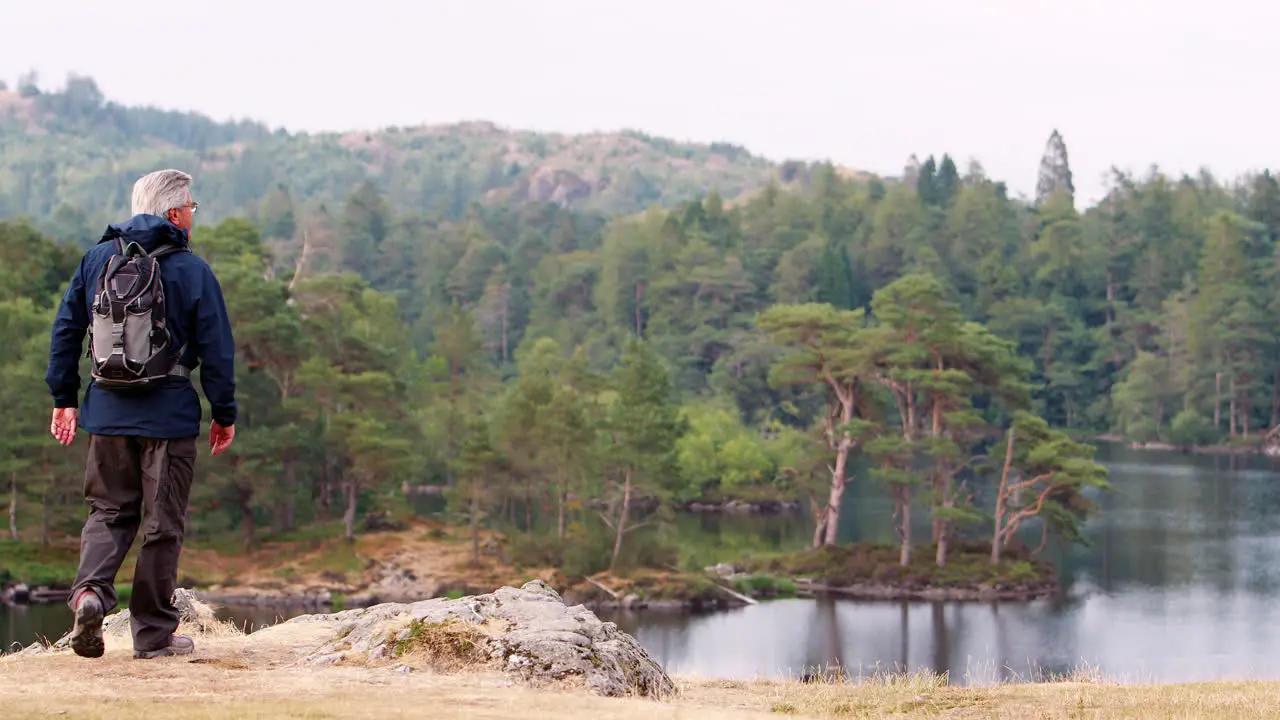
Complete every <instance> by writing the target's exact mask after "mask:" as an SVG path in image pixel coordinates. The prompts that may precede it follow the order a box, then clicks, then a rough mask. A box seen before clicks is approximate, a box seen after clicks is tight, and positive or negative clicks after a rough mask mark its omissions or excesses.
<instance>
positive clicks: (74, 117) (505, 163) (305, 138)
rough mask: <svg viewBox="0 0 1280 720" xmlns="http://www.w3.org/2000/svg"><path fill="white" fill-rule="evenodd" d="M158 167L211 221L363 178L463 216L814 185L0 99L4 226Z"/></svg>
mask: <svg viewBox="0 0 1280 720" xmlns="http://www.w3.org/2000/svg"><path fill="white" fill-rule="evenodd" d="M160 167H178V168H184V169H188V170H189V171H191V172H192V173H193V174H195V175H197V176H198V182H199V192H200V199H201V205H202V208H201V212H202V213H203V214H204V217H205V218H207V219H209V220H216V219H218V218H221V217H226V216H229V215H237V214H252V213H253V212H254V211H255V208H256V207H257V203H259V202H260V201H261V199H262V198H264V197H266V196H267V195H268V194H271V193H279V192H282V191H283V192H285V193H287V194H288V195H289V197H290V200H291V201H292V202H293V203H295V204H297V205H299V206H301V207H312V208H315V207H318V206H320V205H326V206H328V207H329V208H333V207H334V206H335V205H338V204H340V203H342V202H343V201H344V200H345V198H346V197H347V196H348V195H349V194H350V193H351V191H352V190H353V189H354V188H355V187H357V186H358V185H359V184H361V183H362V182H364V181H365V180H369V181H372V182H373V184H374V185H375V186H376V187H377V188H378V190H379V191H380V192H381V193H382V194H383V195H384V196H385V197H386V198H387V200H388V201H389V202H390V203H391V205H392V206H393V207H395V208H396V209H397V210H398V211H400V212H409V213H420V214H423V215H439V216H444V217H458V216H460V215H462V214H464V213H465V209H466V206H467V205H468V204H469V203H471V202H473V201H480V202H509V203H520V202H554V203H557V204H561V205H564V206H569V207H574V208H576V209H582V210H590V211H595V212H600V213H604V214H613V213H634V212H638V211H642V210H644V209H645V208H646V207H648V206H650V205H653V204H658V205H663V206H671V205H674V204H677V203H679V202H681V201H684V200H688V199H692V198H695V197H699V196H702V195H705V194H708V193H710V192H712V191H715V192H717V193H719V194H720V195H721V196H722V197H724V198H726V199H732V198H734V197H738V196H741V195H744V194H749V193H751V192H753V191H755V190H758V189H760V188H761V187H763V186H765V185H766V184H768V183H769V182H771V181H774V182H779V184H783V185H785V184H791V183H795V182H800V181H802V177H803V176H804V175H805V174H806V173H804V172H799V173H797V167H799V168H803V167H804V164H803V163H795V162H792V163H781V164H780V163H776V162H773V161H770V160H767V159H764V158H762V157H759V156H756V155H753V154H752V153H750V152H748V151H747V150H746V149H744V148H742V147H740V146H737V145H732V144H726V143H706V144H700V143H686V142H676V141H673V140H668V139H664V138H657V137H651V136H649V135H646V134H644V133H641V132H636V131H619V132H600V133H589V134H581V135H567V134H559V133H535V132H529V131H521V130H509V129H505V128H501V127H499V126H497V125H495V124H493V123H490V122H465V123H455V124H449V125H434V126H419V127H392V128H384V129H382V130H370V131H365V132H345V133H336V132H335V133H316V134H309V133H290V132H287V131H285V130H274V131H273V130H270V129H269V128H267V126H265V125H263V124H261V123H257V122H251V121H241V122H216V121H214V120H211V119H209V118H208V117H206V116H203V115H200V114H197V113H184V112H176V111H168V110H159V109H155V108H134V107H125V106H121V105H119V104H117V103H114V102H108V101H107V100H106V99H105V98H104V97H103V95H102V93H101V92H100V91H99V90H98V88H97V85H96V84H95V83H94V82H93V80H92V79H89V78H84V77H75V76H73V77H71V78H69V79H68V80H67V83H66V86H65V88H64V89H62V90H60V91H57V92H45V91H42V90H40V89H39V88H37V87H35V86H34V84H27V85H23V84H21V83H20V84H19V87H18V88H17V90H16V91H9V90H0V217H13V216H18V215H27V216H30V217H34V218H45V217H50V216H53V215H55V214H58V213H61V214H62V215H64V216H67V215H71V216H73V217H70V219H69V220H68V222H71V223H72V224H76V223H87V224H88V225H89V226H96V225H97V224H98V223H99V222H100V221H102V220H103V219H113V218H116V217H118V216H119V215H120V213H121V211H122V210H123V209H124V208H126V207H127V203H128V199H129V192H130V187H131V185H132V182H133V180H134V179H136V178H137V177H138V176H139V175H141V174H143V173H145V172H148V171H150V170H154V169H156V168H160Z"/></svg>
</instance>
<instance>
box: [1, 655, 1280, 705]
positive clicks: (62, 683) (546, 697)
mask: <svg viewBox="0 0 1280 720" xmlns="http://www.w3.org/2000/svg"><path fill="white" fill-rule="evenodd" d="M242 642H243V641H242V640H237V639H234V638H224V639H210V640H204V641H202V642H201V644H200V647H199V648H198V649H197V652H196V654H195V655H194V656H192V657H189V658H170V659H165V660H156V661H136V660H133V659H132V658H131V656H130V655H129V654H128V652H127V650H125V649H122V648H113V649H109V651H108V653H107V655H106V656H105V657H104V658H102V659H100V660H92V661H91V660H83V659H80V658H77V657H75V656H72V655H67V654H62V655H57V656H48V657H37V658H11V659H0V707H3V708H4V717H5V718H6V719H9V718H13V719H15V720H16V719H18V718H45V717H61V718H74V719H85V720H88V719H90V718H95V719H96V718H103V719H106V718H117V717H152V716H154V717H181V718H184V719H189V720H232V719H233V718H234V719H236V720H239V719H240V718H250V719H255V718H334V719H339V718H341V719H351V720H365V719H372V718H410V717H424V715H423V711H424V708H431V710H430V712H429V716H430V717H433V718H455V717H457V718H480V719H485V718H513V717H521V718H535V719H536V718H548V719H550V718H556V719H568V720H572V719H573V718H590V719H591V720H595V718H606V717H607V718H618V719H619V720H631V719H634V720H658V719H661V718H689V719H690V720H692V719H693V718H699V719H702V718H707V719H708V720H715V719H718V718H756V717H758V718H763V717H777V716H779V715H782V716H787V717H797V718H841V719H844V718H902V719H907V718H956V719H969V718H972V719H977V718H1010V719H1013V718H1018V719H1028V720H1032V719H1039V718H1043V719H1058V718H1061V719H1063V720H1075V719H1077V718H1130V719H1132V720H1155V719H1156V718H1160V719H1161V720H1164V719H1166V718H1215V719H1216V720H1238V719H1243V718H1273V717H1277V715H1278V714H1280V712H1278V711H1277V710H1276V703H1275V698H1276V697H1277V696H1280V684H1278V683H1263V682H1220V683H1205V684H1193V685H1164V686H1159V685H1117V684H1109V683H1105V682H1098V681H1090V680H1075V681H1068V682H1058V683H1045V684H1027V685H1003V686H997V687H989V688H958V687H949V686H947V685H946V684H945V682H944V681H943V680H942V679H940V678H938V677H935V676H932V675H917V676H888V677H885V678H881V679H876V680H869V681H864V682H861V683H856V684H855V683H799V682H783V681H779V682H762V681H755V682H736V681H726V680H709V679H698V678H677V682H678V684H679V686H680V693H679V695H678V696H676V697H673V698H668V699H665V700H661V701H654V700H642V699H611V698H601V697H595V696H592V695H589V694H587V693H585V692H582V691H579V690H575V689H573V688H563V689H542V690H534V689H530V688H526V687H523V686H518V685H513V684H512V683H511V682H510V681H509V680H508V679H506V678H505V677H501V676H497V675H492V674H476V673H467V672H463V673H460V674H438V673H434V672H431V671H429V670H416V671H414V672H410V673H398V672H395V671H394V670H392V669H390V668H368V667H334V666H329V667H309V668H297V667H291V666H290V662H289V659H290V658H289V657H287V656H285V655H272V654H269V653H266V654H264V653H262V652H259V651H255V650H253V649H252V648H248V647H244V646H242V645H238V644H237V643H242Z"/></svg>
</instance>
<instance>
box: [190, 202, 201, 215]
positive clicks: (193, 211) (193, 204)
mask: <svg viewBox="0 0 1280 720" xmlns="http://www.w3.org/2000/svg"><path fill="white" fill-rule="evenodd" d="M187 207H189V208H191V214H192V215H195V214H196V211H197V210H199V209H200V203H198V202H196V201H195V200H192V201H191V204H190V205H187Z"/></svg>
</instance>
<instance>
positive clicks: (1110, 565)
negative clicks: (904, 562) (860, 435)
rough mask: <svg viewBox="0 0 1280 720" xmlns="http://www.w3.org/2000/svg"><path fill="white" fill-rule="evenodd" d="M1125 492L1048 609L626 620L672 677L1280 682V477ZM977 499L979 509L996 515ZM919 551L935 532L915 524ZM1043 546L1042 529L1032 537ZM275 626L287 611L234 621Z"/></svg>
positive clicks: (875, 527)
mask: <svg viewBox="0 0 1280 720" xmlns="http://www.w3.org/2000/svg"><path fill="white" fill-rule="evenodd" d="M1099 460H1101V461H1103V462H1104V463H1105V464H1107V466H1108V467H1109V469H1110V471H1111V480H1112V484H1113V485H1114V486H1115V490H1114V491H1113V492H1111V493H1108V494H1103V495H1100V496H1099V497H1098V498H1097V499H1098V502H1099V503H1100V505H1101V507H1102V514H1101V515H1100V516H1098V517H1097V518H1095V519H1094V520H1092V521H1091V522H1090V523H1089V525H1088V526H1087V528H1086V533H1085V534H1086V536H1087V537H1088V539H1089V540H1090V542H1091V543H1092V547H1087V548H1086V547H1073V548H1051V549H1050V550H1049V551H1048V553H1047V554H1048V556H1049V559H1050V560H1052V561H1054V562H1055V563H1057V564H1058V566H1059V568H1060V573H1061V575H1062V579H1063V588H1062V592H1061V594H1060V596H1059V597H1056V598H1053V599H1049V600H1044V601H1038V602H1034V603H1000V604H977V603H926V602H912V603H902V602H860V601H850V600H814V599H792V600H776V601H770V602H765V603H762V604H761V605H758V606H752V607H746V608H741V609H737V610H731V611H726V612H719V613H713V614H707V615H691V614H676V613H617V614H611V615H609V616H608V618H609V619H612V620H614V621H616V622H618V624H619V625H620V626H621V627H623V628H624V629H626V630H627V631H629V632H631V633H633V634H634V635H635V636H636V637H637V638H638V639H639V641H640V642H641V643H642V644H643V645H644V646H645V647H646V648H648V649H649V651H650V652H651V653H653V654H654V655H655V656H656V657H657V658H658V659H659V661H660V662H662V663H663V664H664V665H665V666H666V667H667V669H668V670H669V671H670V672H674V673H681V674H698V675H704V676H716V677H731V678H750V677H756V676H778V675H796V674H800V673H803V672H805V671H807V670H810V669H813V668H815V667H830V666H840V667H843V668H844V669H845V671H846V672H847V673H850V674H853V675H858V674H860V673H861V674H870V673H873V672H876V671H877V670H903V669H909V670H919V669H929V670H933V671H937V672H947V673H949V674H950V677H951V680H952V682H956V683H966V684H970V683H972V684H983V683H988V682H993V681H995V680H998V679H1010V678H1022V679H1034V678H1039V677H1044V676H1046V675H1048V674H1053V673H1065V672H1071V671H1073V670H1076V669H1079V668H1082V667H1087V668H1091V669H1097V670H1099V671H1101V672H1103V673H1105V674H1107V675H1109V676H1112V677H1116V678H1119V679H1122V680H1134V681H1137V680H1149V681H1181V680H1206V679H1217V678H1271V679H1280V651H1277V650H1276V648H1277V647H1278V646H1280V602H1278V601H1280V464H1276V463H1274V462H1273V461H1270V460H1267V459H1263V458H1256V457H1250V458H1231V457H1226V456H1212V455H1194V456H1193V455H1182V454H1176V453H1161V452H1138V451H1130V450H1126V449H1123V448H1119V447H1114V446H1105V447H1103V448H1101V449H1100V450H1099ZM981 491H982V488H978V492H977V493H976V495H977V496H978V497H977V499H978V502H980V503H983V502H984V501H985V498H984V497H983V493H982V492H981ZM846 497H847V504H846V508H845V517H844V522H843V523H842V528H841V535H842V536H843V537H842V539H843V540H846V541H852V540H883V541H892V538H893V530H892V528H891V527H890V524H889V523H890V508H889V505H888V501H887V499H885V498H883V497H882V496H881V495H879V494H878V493H877V492H876V491H875V489H874V488H871V487H867V486H866V484H865V483H862V482H859V483H858V484H856V485H854V486H853V487H852V488H851V492H849V493H847V494H846ZM916 516H917V517H918V518H919V519H920V525H919V527H918V529H917V530H915V533H916V536H917V537H927V533H928V526H927V522H928V521H927V518H925V517H923V516H924V513H916ZM680 523H681V525H680V533H681V537H682V545H683V544H686V543H685V540H684V538H688V540H689V542H688V544H691V545H696V546H697V547H698V548H699V552H700V554H701V553H702V552H709V553H712V554H714V553H716V552H725V553H727V555H728V556H730V557H731V556H733V555H734V554H735V553H739V554H740V552H741V551H742V550H745V549H746V548H747V547H750V544H751V543H753V542H754V543H761V542H763V544H765V545H766V546H768V547H773V548H788V547H799V546H803V545H804V544H805V543H806V542H807V539H808V537H809V536H810V533H811V530H810V528H811V526H810V525H809V523H808V521H807V520H806V519H805V518H803V517H794V518H771V519H763V518H728V517H726V518H719V517H714V516H690V517H684V518H681V520H680ZM1028 532H1029V534H1031V535H1034V536H1035V537H1032V538H1029V539H1031V540H1033V541H1034V540H1038V535H1039V533H1038V530H1034V529H1028ZM228 616H229V617H233V618H235V619H237V620H239V621H240V622H242V623H244V622H248V623H250V624H254V625H257V624H262V623H267V622H271V621H273V620H275V619H276V613H275V612H272V611H269V610H268V611H260V612H255V613H252V614H244V613H241V614H238V615H237V614H228ZM68 620H69V618H68V617H67V612H66V610H65V608H62V607H61V606H57V607H34V608H20V609H5V608H0V641H3V642H4V643H5V645H6V646H8V645H9V644H10V643H13V642H22V643H26V642H30V641H31V640H32V639H33V638H34V637H35V635H36V633H44V634H46V635H52V636H55V637H56V636H57V635H59V634H60V633H61V631H62V630H63V629H64V628H65V627H66V623H67V622H68Z"/></svg>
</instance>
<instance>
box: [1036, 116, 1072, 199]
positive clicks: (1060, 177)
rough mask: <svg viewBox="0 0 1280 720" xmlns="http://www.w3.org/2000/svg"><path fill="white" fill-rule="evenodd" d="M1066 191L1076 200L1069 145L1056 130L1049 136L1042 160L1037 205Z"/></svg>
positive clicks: (1037, 184) (1069, 196) (1037, 183)
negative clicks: (1069, 158) (1068, 155)
mask: <svg viewBox="0 0 1280 720" xmlns="http://www.w3.org/2000/svg"><path fill="white" fill-rule="evenodd" d="M1064 191H1065V192H1066V194H1067V197H1068V198H1071V199H1072V200H1074V198H1075V192H1076V188H1075V185H1074V184H1073V183H1072V180H1071V163H1070V162H1069V160H1068V158H1067V143H1066V142H1065V141H1064V140H1063V139H1062V135H1060V134H1058V130H1057V129H1056V128H1055V129H1054V131H1053V132H1052V133H1051V134H1050V135H1049V140H1048V141H1047V142H1046V143H1045V146H1044V155H1042V156H1041V158H1040V177H1039V179H1038V180H1037V181H1036V204H1039V203H1042V202H1044V201H1045V200H1046V199H1047V198H1049V197H1052V196H1053V195H1054V194H1056V193H1058V192H1064Z"/></svg>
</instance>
